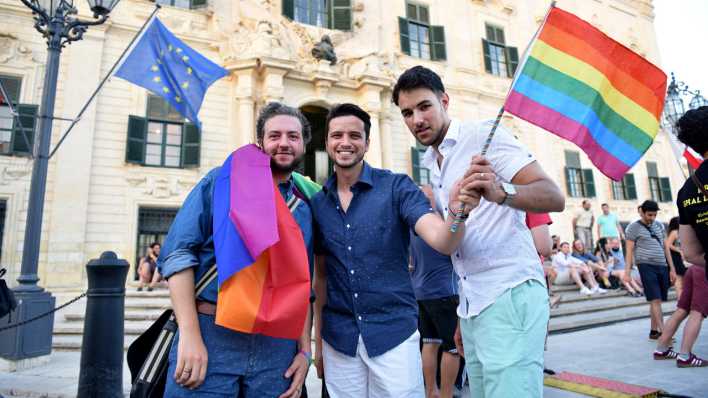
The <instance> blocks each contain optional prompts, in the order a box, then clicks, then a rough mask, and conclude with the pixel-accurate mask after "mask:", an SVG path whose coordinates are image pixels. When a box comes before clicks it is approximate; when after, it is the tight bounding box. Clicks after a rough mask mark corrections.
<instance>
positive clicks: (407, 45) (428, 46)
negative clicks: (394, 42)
mask: <svg viewBox="0 0 708 398" xmlns="http://www.w3.org/2000/svg"><path fill="white" fill-rule="evenodd" d="M398 29H399V31H400V34H401V51H402V52H403V53H404V54H407V55H410V56H413V57H416V58H421V59H429V60H433V61H444V60H445V59H447V54H446V50H445V28H444V27H442V26H434V25H430V13H429V12H428V7H426V6H423V5H419V4H415V3H410V2H409V3H406V18H403V17H398Z"/></svg>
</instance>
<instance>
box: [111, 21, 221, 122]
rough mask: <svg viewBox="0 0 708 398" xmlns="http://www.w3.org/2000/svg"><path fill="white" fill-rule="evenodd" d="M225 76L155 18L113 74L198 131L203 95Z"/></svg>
mask: <svg viewBox="0 0 708 398" xmlns="http://www.w3.org/2000/svg"><path fill="white" fill-rule="evenodd" d="M226 74H227V71H226V69H224V68H222V67H220V66H219V65H217V64H215V63H213V62H211V61H210V60H209V59H207V58H206V57H204V56H203V55H201V54H199V53H198V52H196V51H195V50H194V49H192V48H191V47H189V46H187V45H186V44H185V43H184V42H182V41H181V40H180V39H178V38H177V37H176V36H175V35H174V34H172V32H170V31H169V30H168V29H167V28H166V27H165V25H163V24H162V22H160V20H159V19H157V18H154V19H153V20H152V22H150V24H149V25H148V26H147V27H146V28H145V31H144V32H143V34H142V37H140V38H139V39H138V41H137V42H136V44H135V46H134V47H133V49H132V50H131V51H130V53H129V54H128V55H127V57H126V58H125V61H124V62H123V64H122V65H121V66H120V68H119V69H118V71H117V72H116V73H115V75H116V76H118V77H120V78H123V79H125V80H127V81H129V82H131V83H134V84H137V85H138V86H141V87H144V88H146V89H148V90H150V91H151V92H153V93H155V94H156V95H159V96H161V97H163V98H164V99H165V100H167V101H168V102H169V103H170V104H171V105H172V106H173V107H174V108H175V109H176V110H177V111H178V112H179V113H181V114H182V115H184V117H185V118H187V119H189V120H190V121H191V122H192V123H194V124H196V125H197V126H199V127H200V128H201V123H200V122H199V118H198V117H197V114H198V113H199V108H200V107H201V106H202V101H204V95H205V94H206V91H207V89H208V88H209V86H211V84H212V83H214V82H215V81H217V80H219V79H221V78H222V77H224V76H226Z"/></svg>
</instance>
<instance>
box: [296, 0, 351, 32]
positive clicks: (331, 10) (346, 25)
mask: <svg viewBox="0 0 708 398" xmlns="http://www.w3.org/2000/svg"><path fill="white" fill-rule="evenodd" d="M283 15H284V16H286V17H288V18H290V19H292V20H293V21H296V22H300V23H304V24H308V25H314V26H319V27H321V28H328V29H336V30H352V1H351V0H283Z"/></svg>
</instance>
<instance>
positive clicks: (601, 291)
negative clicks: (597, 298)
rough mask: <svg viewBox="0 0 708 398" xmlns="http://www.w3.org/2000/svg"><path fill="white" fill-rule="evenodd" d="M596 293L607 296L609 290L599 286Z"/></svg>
mask: <svg viewBox="0 0 708 398" xmlns="http://www.w3.org/2000/svg"><path fill="white" fill-rule="evenodd" d="M595 293H600V294H605V293H607V290H605V289H603V288H601V287H599V286H598V287H597V289H595Z"/></svg>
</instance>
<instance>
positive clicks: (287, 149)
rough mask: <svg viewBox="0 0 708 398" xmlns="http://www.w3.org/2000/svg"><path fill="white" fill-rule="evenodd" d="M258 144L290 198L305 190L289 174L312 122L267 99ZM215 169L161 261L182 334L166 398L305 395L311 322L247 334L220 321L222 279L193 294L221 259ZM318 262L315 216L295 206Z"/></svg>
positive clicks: (184, 212) (184, 211)
mask: <svg viewBox="0 0 708 398" xmlns="http://www.w3.org/2000/svg"><path fill="white" fill-rule="evenodd" d="M256 134H257V140H258V144H259V146H260V147H261V148H262V149H263V151H264V152H265V153H267V154H268V155H270V158H271V166H270V168H271V171H272V174H273V182H274V183H276V184H277V185H278V189H279V191H280V194H281V195H282V196H283V198H284V199H285V200H286V201H287V200H288V199H290V198H291V197H292V195H300V194H299V193H298V192H297V189H296V188H295V186H294V184H293V179H292V177H291V172H292V171H293V170H294V169H295V168H296V167H297V165H298V163H299V162H300V161H301V160H302V157H303V155H304V152H305V145H306V143H307V142H308V141H309V140H310V126H309V124H308V122H307V119H305V117H304V116H303V115H302V113H300V111H298V110H297V109H295V108H291V107H288V106H285V105H282V104H279V103H271V104H268V105H267V106H266V107H265V108H264V109H263V110H262V111H261V114H260V115H259V117H258V121H257V125H256ZM220 171H221V168H216V169H214V170H212V171H210V172H209V174H207V175H206V176H205V177H204V178H203V179H202V180H201V181H200V182H199V184H197V186H196V187H194V189H193V190H192V192H190V194H189V196H188V197H187V199H186V200H185V202H184V204H183V205H182V208H181V209H180V211H179V213H178V214H177V217H176V219H175V221H174V222H173V224H172V226H171V227H170V232H169V234H168V236H167V239H166V240H165V243H164V246H163V250H162V253H161V257H160V259H159V260H158V267H159V269H160V273H161V274H162V275H164V276H165V278H167V280H168V283H169V287H170V298H171V300H172V306H173V307H174V310H175V315H176V317H177V323H178V325H179V332H178V335H177V337H176V338H175V342H174V344H173V345H172V349H171V351H170V356H169V370H168V376H167V386H166V390H165V397H170V398H172V397H201V396H205V395H209V396H223V397H235V396H239V397H246V398H248V397H258V398H260V397H293V398H297V397H299V396H300V393H301V389H302V385H303V382H304V379H305V375H306V373H307V368H308V367H309V360H310V321H309V316H308V321H307V322H306V324H305V327H304V330H303V334H302V336H301V338H300V339H299V341H296V340H289V339H279V338H273V337H268V336H264V335H260V334H247V333H241V332H237V331H234V330H231V329H227V328H224V327H221V326H218V325H216V324H215V317H214V314H215V312H216V303H217V296H218V284H217V279H213V280H212V282H211V283H210V284H209V285H208V287H207V288H206V289H205V290H204V291H203V292H202V293H201V294H200V295H199V297H194V285H195V280H198V279H199V278H200V277H201V276H202V275H204V273H206V272H207V270H208V269H209V268H211V267H212V266H213V265H214V263H215V262H216V257H215V254H214V240H213V230H212V219H213V214H212V202H213V192H214V185H215V181H216V180H217V179H219V178H221V177H220ZM293 217H294V219H295V221H296V222H297V224H298V226H299V227H300V231H301V232H302V235H303V239H304V242H305V245H306V246H307V252H308V255H309V257H310V263H312V261H311V258H312V213H311V210H310V206H309V204H307V203H301V204H300V205H299V206H298V207H296V208H295V210H294V211H293Z"/></svg>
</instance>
